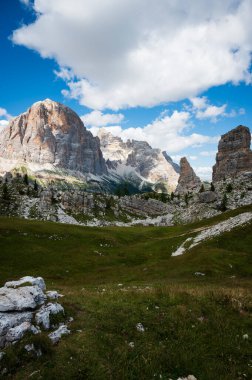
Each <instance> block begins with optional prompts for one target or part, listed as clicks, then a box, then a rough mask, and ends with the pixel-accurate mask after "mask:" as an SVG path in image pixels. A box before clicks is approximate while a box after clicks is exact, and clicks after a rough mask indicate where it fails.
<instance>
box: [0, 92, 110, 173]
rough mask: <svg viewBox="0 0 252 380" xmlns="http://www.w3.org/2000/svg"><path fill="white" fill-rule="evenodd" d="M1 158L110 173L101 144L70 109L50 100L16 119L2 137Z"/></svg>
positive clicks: (41, 102)
mask: <svg viewBox="0 0 252 380" xmlns="http://www.w3.org/2000/svg"><path fill="white" fill-rule="evenodd" d="M0 157H2V158H5V159H10V160H17V161H20V162H23V163H36V164H40V165H42V166H43V165H45V164H52V165H54V166H56V167H61V168H66V169H71V170H75V171H80V172H82V173H93V174H99V175H100V174H106V173H107V168H106V164H105V160H104V158H103V156H102V152H101V150H100V141H99V139H98V138H97V137H93V135H92V134H91V133H90V132H89V131H87V130H86V128H85V127H84V125H83V123H82V121H81V119H80V118H79V117H78V115H77V114H76V113H75V112H73V111H72V110H71V109H70V108H68V107H66V106H64V105H62V104H60V103H57V102H54V101H52V100H49V99H46V100H44V101H40V102H37V103H35V104H33V105H32V107H31V108H30V109H28V111H27V112H25V113H23V114H21V115H20V116H18V117H16V118H15V119H13V120H12V121H11V122H10V124H9V126H8V127H7V128H6V129H5V130H4V131H3V132H2V133H1V134H0Z"/></svg>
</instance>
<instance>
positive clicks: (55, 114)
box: [0, 99, 179, 194]
mask: <svg viewBox="0 0 252 380" xmlns="http://www.w3.org/2000/svg"><path fill="white" fill-rule="evenodd" d="M100 140H101V142H100ZM13 170H14V171H15V172H18V171H21V172H22V173H24V172H27V173H28V175H30V176H34V177H36V178H38V179H39V181H40V182H41V183H43V184H44V185H45V184H48V182H50V183H53V184H54V185H55V186H60V187H65V186H66V185H67V186H69V185H71V186H73V187H76V186H79V187H82V188H83V187H84V188H85V189H89V190H91V191H106V192H110V191H112V192H116V191H117V190H118V188H119V190H120V189H122V188H123V189H124V190H125V191H126V192H127V193H131V194H132V193H136V192H142V191H150V190H160V191H162V190H165V191H167V190H168V191H173V190H175V188H176V185H177V182H178V177H179V174H178V173H179V167H178V165H176V164H174V163H173V161H172V159H171V158H170V157H169V156H168V155H167V154H166V153H162V152H161V150H159V149H152V148H151V147H150V145H149V144H148V143H147V142H144V141H135V140H133V141H127V142H126V143H124V142H123V141H122V140H121V139H120V138H119V137H115V136H112V135H111V134H109V133H107V132H106V131H105V130H104V129H102V130H101V131H100V133H99V136H98V137H94V136H93V135H92V133H91V132H90V131H88V130H87V129H86V128H85V126H84V124H83V122H82V121H81V119H80V118H79V116H78V115H77V114H76V113H75V112H74V111H72V110H71V109H70V108H68V107H66V106H64V105H63V104H60V103H57V102H54V101H52V100H50V99H46V100H43V101H39V102H37V103H34V104H33V105H32V106H31V108H29V109H28V110H27V111H26V112H24V113H23V114H21V115H20V116H18V117H16V118H14V119H13V120H12V121H11V122H10V123H9V125H8V126H7V127H6V128H5V129H4V130H3V131H2V133H1V134H0V173H2V174H4V173H6V172H8V171H13ZM120 191H121V190H120Z"/></svg>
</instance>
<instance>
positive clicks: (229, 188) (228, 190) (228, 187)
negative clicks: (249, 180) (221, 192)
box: [226, 183, 233, 193]
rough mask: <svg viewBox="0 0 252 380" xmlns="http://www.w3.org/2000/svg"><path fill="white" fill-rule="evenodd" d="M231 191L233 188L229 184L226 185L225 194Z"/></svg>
mask: <svg viewBox="0 0 252 380" xmlns="http://www.w3.org/2000/svg"><path fill="white" fill-rule="evenodd" d="M232 190H233V186H232V184H231V183H228V184H227V186H226V192H227V193H231V191H232Z"/></svg>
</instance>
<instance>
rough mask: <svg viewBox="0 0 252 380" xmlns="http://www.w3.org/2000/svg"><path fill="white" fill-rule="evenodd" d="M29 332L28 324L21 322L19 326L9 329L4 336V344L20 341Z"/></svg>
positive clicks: (29, 326) (29, 324) (29, 325)
mask: <svg viewBox="0 0 252 380" xmlns="http://www.w3.org/2000/svg"><path fill="white" fill-rule="evenodd" d="M30 330H31V323H30V322H23V323H21V325H19V326H16V327H13V328H11V329H9V331H8V332H7V334H6V342H8V343H14V342H17V341H18V340H20V339H22V338H23V336H24V334H25V333H27V332H28V331H30Z"/></svg>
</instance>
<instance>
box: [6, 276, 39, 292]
mask: <svg viewBox="0 0 252 380" xmlns="http://www.w3.org/2000/svg"><path fill="white" fill-rule="evenodd" d="M24 284H30V285H32V286H33V285H37V286H38V287H39V288H40V289H41V290H45V289H46V284H45V281H44V279H43V278H42V277H32V276H25V277H22V278H20V280H17V281H8V282H6V283H5V285H4V286H5V287H6V288H18V287H19V286H22V285H24Z"/></svg>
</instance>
